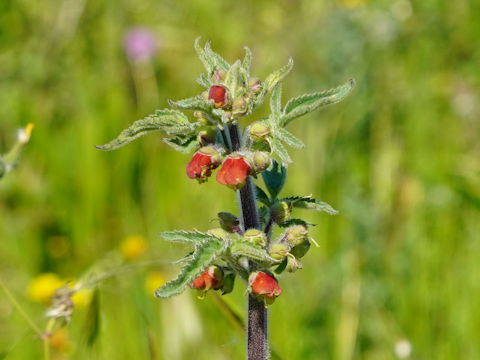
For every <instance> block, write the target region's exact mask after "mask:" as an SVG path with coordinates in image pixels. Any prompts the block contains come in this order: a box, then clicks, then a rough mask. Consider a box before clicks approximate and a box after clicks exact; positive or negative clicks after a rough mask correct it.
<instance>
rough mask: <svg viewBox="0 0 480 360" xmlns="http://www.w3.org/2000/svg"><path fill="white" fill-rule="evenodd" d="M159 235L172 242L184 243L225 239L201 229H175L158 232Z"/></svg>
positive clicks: (221, 240)
mask: <svg viewBox="0 0 480 360" xmlns="http://www.w3.org/2000/svg"><path fill="white" fill-rule="evenodd" d="M158 236H161V237H162V238H163V239H165V240H167V241H171V242H177V243H183V244H197V243H200V242H202V241H210V240H212V241H220V242H223V241H224V240H223V239H221V238H219V237H218V236H215V235H211V234H208V233H204V232H200V231H185V230H174V231H163V232H161V233H158Z"/></svg>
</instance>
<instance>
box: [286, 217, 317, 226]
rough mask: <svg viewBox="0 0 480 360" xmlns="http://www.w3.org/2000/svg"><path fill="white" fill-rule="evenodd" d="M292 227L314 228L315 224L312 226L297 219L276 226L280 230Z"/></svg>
mask: <svg viewBox="0 0 480 360" xmlns="http://www.w3.org/2000/svg"><path fill="white" fill-rule="evenodd" d="M292 225H303V226H306V227H308V226H315V224H312V223H309V222H307V221H305V220H302V219H297V218H292V219H288V220H287V221H284V222H283V223H280V224H278V226H280V227H282V228H287V227H289V226H292Z"/></svg>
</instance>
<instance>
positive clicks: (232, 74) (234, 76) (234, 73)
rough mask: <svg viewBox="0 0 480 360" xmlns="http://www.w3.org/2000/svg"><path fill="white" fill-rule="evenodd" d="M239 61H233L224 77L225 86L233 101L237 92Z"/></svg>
mask: <svg viewBox="0 0 480 360" xmlns="http://www.w3.org/2000/svg"><path fill="white" fill-rule="evenodd" d="M240 66H241V64H240V60H237V61H235V63H234V64H233V65H232V67H231V68H230V70H229V71H228V72H227V76H226V77H225V85H226V86H227V87H228V89H229V90H230V96H231V97H232V98H233V99H235V98H236V97H237V95H238V94H237V92H238V90H239V87H240V86H239V85H241V84H240V83H239V81H240Z"/></svg>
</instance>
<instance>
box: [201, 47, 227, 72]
mask: <svg viewBox="0 0 480 360" xmlns="http://www.w3.org/2000/svg"><path fill="white" fill-rule="evenodd" d="M205 57H206V58H207V59H208V62H209V63H213V64H215V67H214V70H216V68H221V69H223V70H225V71H228V69H230V64H229V63H228V62H227V61H226V60H225V59H224V58H223V57H221V56H220V55H219V54H217V53H216V52H215V51H213V50H212V47H211V46H210V40H209V41H207V42H206V44H205Z"/></svg>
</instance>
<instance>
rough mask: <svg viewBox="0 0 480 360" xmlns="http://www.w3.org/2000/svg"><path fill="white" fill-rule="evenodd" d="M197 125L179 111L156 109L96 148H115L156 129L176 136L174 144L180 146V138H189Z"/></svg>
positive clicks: (110, 149) (105, 149)
mask: <svg viewBox="0 0 480 360" xmlns="http://www.w3.org/2000/svg"><path fill="white" fill-rule="evenodd" d="M198 125H199V124H197V123H190V122H189V121H188V118H187V117H186V116H185V115H184V114H183V113H181V112H180V111H176V110H170V109H163V110H157V111H155V114H153V115H150V116H148V117H146V118H145V119H142V120H137V121H135V122H134V123H133V125H131V126H130V127H128V128H127V129H125V130H123V131H122V132H121V133H120V135H118V136H117V137H116V138H115V139H114V140H112V141H110V142H109V143H108V144H105V145H99V146H96V148H97V149H99V150H104V151H112V150H116V149H118V148H120V147H122V146H124V145H127V144H129V143H130V142H132V141H133V140H135V139H138V138H139V137H141V136H144V135H146V134H148V133H149V132H151V131H158V130H162V131H164V132H165V133H166V134H167V135H172V136H177V139H180V140H176V141H178V142H179V143H175V144H176V145H178V146H179V147H181V145H183V144H185V142H182V140H181V139H184V138H185V137H186V138H188V139H191V137H190V138H189V136H191V135H192V134H195V131H196V128H197V127H198ZM171 141H172V140H171ZM169 145H170V144H169Z"/></svg>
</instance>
